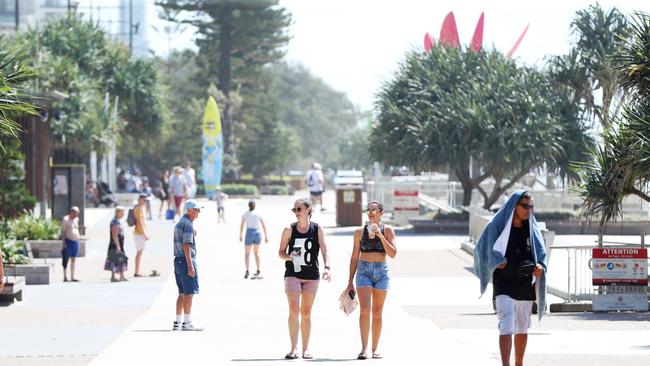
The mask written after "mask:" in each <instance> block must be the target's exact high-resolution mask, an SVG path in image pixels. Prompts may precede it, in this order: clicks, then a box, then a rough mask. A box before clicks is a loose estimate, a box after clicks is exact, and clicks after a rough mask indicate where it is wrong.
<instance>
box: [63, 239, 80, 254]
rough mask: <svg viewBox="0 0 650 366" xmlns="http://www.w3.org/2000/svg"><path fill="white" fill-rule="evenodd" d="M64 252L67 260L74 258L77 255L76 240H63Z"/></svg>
mask: <svg viewBox="0 0 650 366" xmlns="http://www.w3.org/2000/svg"><path fill="white" fill-rule="evenodd" d="M65 250H66V253H67V254H68V258H75V257H77V256H78V255H79V242H78V241H77V240H70V239H65Z"/></svg>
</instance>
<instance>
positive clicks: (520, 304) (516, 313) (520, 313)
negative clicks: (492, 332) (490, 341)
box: [496, 295, 534, 335]
mask: <svg viewBox="0 0 650 366" xmlns="http://www.w3.org/2000/svg"><path fill="white" fill-rule="evenodd" d="M533 302H534V301H526V300H514V299H513V298H511V297H510V296H507V295H499V296H497V298H496V303H497V304H496V305H497V316H498V317H499V334H500V335H512V334H528V328H530V316H531V315H532V313H533Z"/></svg>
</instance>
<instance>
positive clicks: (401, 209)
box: [393, 186, 420, 222]
mask: <svg viewBox="0 0 650 366" xmlns="http://www.w3.org/2000/svg"><path fill="white" fill-rule="evenodd" d="M393 210H394V219H395V220H396V221H402V222H406V221H408V219H409V218H411V217H415V216H418V215H419V213H420V198H419V194H418V190H417V186H410V187H409V186H401V187H400V186H397V187H395V191H394V192H393Z"/></svg>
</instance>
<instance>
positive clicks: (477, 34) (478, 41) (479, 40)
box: [469, 12, 485, 52]
mask: <svg viewBox="0 0 650 366" xmlns="http://www.w3.org/2000/svg"><path fill="white" fill-rule="evenodd" d="M484 18H485V12H482V13H481V17H480V18H478V23H477V24H476V29H475V30H474V36H473V37H472V43H471V44H470V46H469V48H470V49H471V50H472V51H475V52H479V51H480V50H481V46H482V45H483V23H484Z"/></svg>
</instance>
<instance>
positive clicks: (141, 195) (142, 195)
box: [138, 193, 149, 199]
mask: <svg viewBox="0 0 650 366" xmlns="http://www.w3.org/2000/svg"><path fill="white" fill-rule="evenodd" d="M140 198H149V196H147V195H146V194H144V193H140V195H139V196H138V199H140Z"/></svg>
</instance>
